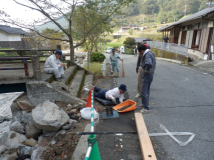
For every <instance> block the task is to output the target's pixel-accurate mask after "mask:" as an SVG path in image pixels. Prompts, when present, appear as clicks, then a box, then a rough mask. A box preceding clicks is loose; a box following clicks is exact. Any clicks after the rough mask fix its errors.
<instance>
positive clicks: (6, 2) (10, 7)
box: [0, 0, 42, 21]
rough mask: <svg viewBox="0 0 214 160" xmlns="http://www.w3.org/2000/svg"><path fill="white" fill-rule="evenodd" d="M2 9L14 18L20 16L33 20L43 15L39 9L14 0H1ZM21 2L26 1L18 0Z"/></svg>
mask: <svg viewBox="0 0 214 160" xmlns="http://www.w3.org/2000/svg"><path fill="white" fill-rule="evenodd" d="M0 1H1V3H0V4H1V5H0V10H4V11H5V12H6V13H7V14H9V15H11V17H12V18H20V19H23V20H28V21H32V20H33V19H37V18H40V17H41V16H42V15H41V14H40V13H39V12H38V11H32V10H31V9H27V8H26V7H23V6H20V5H18V4H16V3H15V2H14V1H13V0H0ZM18 1H19V2H25V3H26V1H25V0H18Z"/></svg>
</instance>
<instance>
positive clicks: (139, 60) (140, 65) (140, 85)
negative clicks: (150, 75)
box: [135, 44, 150, 98]
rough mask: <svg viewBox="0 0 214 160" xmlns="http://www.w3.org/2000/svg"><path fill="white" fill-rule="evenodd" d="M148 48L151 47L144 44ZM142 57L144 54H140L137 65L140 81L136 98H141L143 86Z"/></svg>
mask: <svg viewBox="0 0 214 160" xmlns="http://www.w3.org/2000/svg"><path fill="white" fill-rule="evenodd" d="M144 45H145V46H146V47H147V49H150V47H149V45H148V44H144ZM142 58H143V56H142V55H141V54H139V55H138V60H137V67H136V73H137V74H138V83H137V92H138V93H137V94H136V96H135V98H139V97H140V94H141V88H142Z"/></svg>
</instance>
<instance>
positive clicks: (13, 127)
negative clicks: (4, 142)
mask: <svg viewBox="0 0 214 160" xmlns="http://www.w3.org/2000/svg"><path fill="white" fill-rule="evenodd" d="M10 129H11V130H12V131H15V132H18V133H24V127H23V125H22V124H21V123H20V122H19V121H15V122H13V123H12V124H11V125H10Z"/></svg>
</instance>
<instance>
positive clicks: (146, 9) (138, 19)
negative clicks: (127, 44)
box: [114, 0, 208, 27]
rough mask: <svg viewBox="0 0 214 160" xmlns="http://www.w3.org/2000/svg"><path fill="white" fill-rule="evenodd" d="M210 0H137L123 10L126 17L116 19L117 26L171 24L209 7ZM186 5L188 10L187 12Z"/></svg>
mask: <svg viewBox="0 0 214 160" xmlns="http://www.w3.org/2000/svg"><path fill="white" fill-rule="evenodd" d="M206 2H208V0H136V1H135V2H134V3H131V4H130V5H129V6H127V7H125V8H123V9H122V11H123V13H124V15H122V16H117V17H114V18H115V19H116V22H117V26H118V27H119V26H127V25H128V24H130V23H132V24H139V25H140V26H142V25H143V17H144V25H150V24H154V22H155V23H156V24H163V23H171V22H174V21H177V20H179V19H181V18H182V17H183V16H185V15H191V14H193V13H195V12H197V11H200V10H202V9H204V8H206V7H207V5H206ZM185 5H186V10H185Z"/></svg>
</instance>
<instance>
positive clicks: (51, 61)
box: [45, 50, 65, 82]
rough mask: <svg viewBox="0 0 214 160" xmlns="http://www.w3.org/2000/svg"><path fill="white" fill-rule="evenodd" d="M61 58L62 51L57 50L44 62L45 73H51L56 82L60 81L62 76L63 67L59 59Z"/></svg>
mask: <svg viewBox="0 0 214 160" xmlns="http://www.w3.org/2000/svg"><path fill="white" fill-rule="evenodd" d="M60 57H63V55H62V51H60V50H57V51H56V52H55V54H53V55H51V56H50V57H48V59H47V60H46V62H45V73H53V74H54V75H55V78H56V80H57V81H59V82H60V81H61V80H62V78H63V75H64V66H65V64H64V63H62V62H61V61H60V60H59V58H60Z"/></svg>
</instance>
